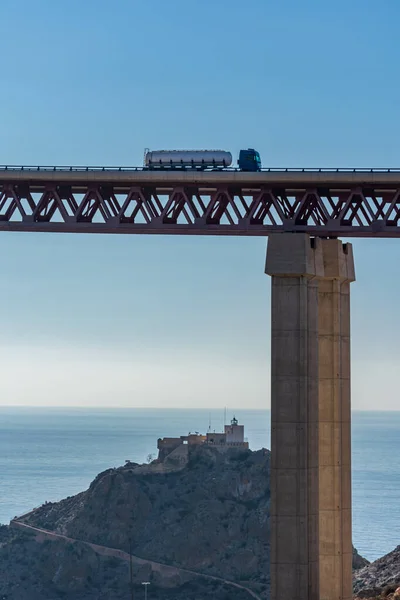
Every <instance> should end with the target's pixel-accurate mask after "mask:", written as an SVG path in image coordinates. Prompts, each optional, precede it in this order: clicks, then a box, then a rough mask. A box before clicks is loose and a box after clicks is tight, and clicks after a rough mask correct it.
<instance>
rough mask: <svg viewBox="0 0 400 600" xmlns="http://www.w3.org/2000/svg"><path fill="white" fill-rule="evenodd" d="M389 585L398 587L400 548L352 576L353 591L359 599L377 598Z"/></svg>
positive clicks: (399, 583) (399, 579) (399, 582)
mask: <svg viewBox="0 0 400 600" xmlns="http://www.w3.org/2000/svg"><path fill="white" fill-rule="evenodd" d="M390 585H391V586H392V587H394V588H396V587H398V586H399V585H400V546H397V548H395V549H394V550H393V551H392V552H389V554H386V556H383V557H382V558H379V559H378V560H376V561H375V562H373V563H371V564H370V565H368V566H366V567H364V568H363V569H361V570H360V571H357V572H356V573H355V574H354V590H355V592H357V593H358V595H359V596H360V597H364V598H367V597H375V596H378V595H379V594H381V592H382V591H383V589H384V588H386V586H390Z"/></svg>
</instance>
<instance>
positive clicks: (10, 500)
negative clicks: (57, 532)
mask: <svg viewBox="0 0 400 600" xmlns="http://www.w3.org/2000/svg"><path fill="white" fill-rule="evenodd" d="M231 416H232V415H231V414H228V418H230V417H231ZM236 416H237V417H238V419H239V421H240V422H241V423H243V424H244V425H245V431H246V435H247V437H248V440H249V443H250V447H251V448H252V449H253V450H256V449H258V448H262V447H267V448H270V435H269V412H268V411H236ZM211 419H212V421H211V422H212V428H213V429H216V430H217V431H218V430H221V429H222V426H223V421H224V415H223V411H221V410H220V411H213V412H212V413H211ZM208 423H209V411H207V410H171V409H169V410H158V409H152V410H147V409H118V410H112V409H108V410H104V409H103V410H86V409H37V408H36V409H27V408H6V407H0V523H1V522H3V523H6V522H8V521H9V520H10V518H12V517H13V516H14V515H17V514H21V513H22V512H24V511H26V510H29V509H30V508H33V507H35V506H38V505H39V504H41V503H42V502H44V501H45V500H50V501H55V500H59V499H61V498H64V497H66V496H70V495H73V494H76V493H77V492H80V491H82V490H84V489H86V488H87V487H88V485H89V483H90V482H91V480H92V479H93V478H94V477H95V476H96V475H97V474H98V473H99V472H100V471H103V470H104V469H107V468H109V467H114V466H119V465H122V464H124V461H125V459H128V458H129V459H130V460H133V461H135V462H144V461H145V460H146V457H147V455H148V454H151V453H154V454H156V452H157V449H156V447H157V438H159V437H164V436H179V435H185V434H187V433H188V432H189V431H200V432H205V431H206V430H207V428H208ZM399 430H400V412H399V413H355V414H353V541H354V544H355V545H356V547H357V548H358V550H359V552H360V553H361V554H363V555H364V556H366V557H367V558H369V559H370V560H372V559H375V558H377V557H379V556H382V555H383V554H385V553H386V552H389V551H390V550H392V549H393V548H394V547H395V546H397V545H398V544H400V522H399V500H400V465H399V463H400V458H399V455H400V452H399V451H400V438H399Z"/></svg>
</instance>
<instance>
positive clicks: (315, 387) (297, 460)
mask: <svg viewBox="0 0 400 600" xmlns="http://www.w3.org/2000/svg"><path fill="white" fill-rule="evenodd" d="M266 273H267V274H268V275H271V277H272V295H271V304H272V315H271V316H272V319H271V338H272V347H271V351H272V352H271V364H272V368H271V451H272V455H271V598H272V600H287V598H291V599H292V600H293V599H298V600H349V599H350V598H351V596H352V590H351V558H352V545H351V466H350V464H351V462H350V458H351V448H350V301H349V300H350V295H349V288H350V285H349V284H350V282H351V281H354V265H353V256H352V248H351V245H350V244H345V245H344V244H342V242H340V241H339V240H321V239H318V238H316V239H313V238H310V236H309V235H306V234H273V235H271V236H270V237H269V240H268V250H267V261H266Z"/></svg>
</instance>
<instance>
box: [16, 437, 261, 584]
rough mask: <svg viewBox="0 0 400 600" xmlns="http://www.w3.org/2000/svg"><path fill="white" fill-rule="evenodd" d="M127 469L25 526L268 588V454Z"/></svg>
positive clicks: (206, 455) (193, 451)
mask: <svg viewBox="0 0 400 600" xmlns="http://www.w3.org/2000/svg"><path fill="white" fill-rule="evenodd" d="M158 469H159V465H157V464H156V465H154V467H153V468H151V467H150V468H149V467H146V468H145V469H144V470H143V469H141V468H140V467H139V468H138V467H133V468H131V467H130V466H129V465H128V466H127V467H123V468H120V469H116V470H109V471H106V472H105V473H103V474H101V475H99V476H98V477H97V478H96V480H95V481H94V482H93V483H92V485H91V486H90V488H89V490H88V491H87V492H85V493H83V494H80V495H78V496H75V497H74V498H71V499H68V500H64V501H62V502H60V503H57V504H48V505H45V506H44V507H42V508H41V509H40V510H38V511H36V512H35V513H34V514H33V515H32V516H31V517H30V519H29V520H28V521H29V523H31V524H33V525H38V526H40V527H43V528H46V529H51V530H54V531H57V532H59V533H63V534H66V535H68V536H69V537H73V538H76V539H79V540H85V541H90V542H94V543H97V544H101V545H104V546H110V547H113V548H121V549H123V550H125V551H128V550H129V544H130V543H131V544H132V553H133V554H136V555H137V556H141V557H143V558H148V559H151V560H155V561H158V562H163V563H167V564H171V565H177V566H179V567H183V568H187V569H192V570H195V571H201V572H203V573H207V574H210V575H217V576H219V577H224V578H226V579H231V580H235V581H251V580H254V581H256V582H257V583H260V584H261V585H264V586H265V584H266V583H267V572H268V560H269V544H268V539H269V520H268V513H269V497H270V493H269V480H268V476H267V473H268V470H269V452H267V451H259V452H251V451H250V450H248V451H237V450H229V451H227V452H225V453H220V452H218V451H217V450H215V449H213V448H204V447H201V448H198V447H193V448H190V454H189V457H188V463H187V465H186V466H185V467H184V468H182V465H181V463H179V468H178V469H177V470H176V471H168V472H159V471H158Z"/></svg>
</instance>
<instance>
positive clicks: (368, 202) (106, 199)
mask: <svg viewBox="0 0 400 600" xmlns="http://www.w3.org/2000/svg"><path fill="white" fill-rule="evenodd" d="M224 176H225V174H224ZM217 180H218V179H217V178H215V176H213V178H211V179H210V182H209V183H208V182H207V181H205V180H204V178H203V180H202V181H201V182H200V181H198V182H196V180H195V179H194V180H193V181H190V182H188V183H187V185H185V184H184V182H183V184H182V183H179V182H177V183H174V182H172V183H168V182H165V181H163V180H161V179H160V180H159V181H157V180H155V182H154V183H147V182H146V183H142V184H140V182H135V181H125V182H124V181H123V180H122V181H121V180H120V179H118V180H117V179H116V180H115V181H114V182H113V181H112V178H111V180H110V181H107V183H105V182H96V181H93V179H92V178H90V177H89V176H88V177H87V179H86V180H85V179H84V178H83V179H82V178H80V179H79V182H73V183H69V182H68V180H67V178H66V177H65V175H62V174H60V175H59V177H58V176H53V177H52V179H51V180H44V181H42V182H41V181H37V180H32V181H29V179H28V180H27V179H26V178H21V177H19V174H18V172H15V173H13V176H12V177H10V175H9V174H8V177H7V179H6V180H2V179H1V175H0V230H3V231H4V230H8V231H38V232H39V231H53V232H68V233H79V232H81V233H131V234H132V233H140V234H145V233H152V234H182V235H237V236H265V235H268V234H269V233H272V232H279V231H281V232H307V233H309V234H311V235H317V236H322V237H338V236H341V237H346V236H351V237H368V236H374V237H400V177H399V180H398V181H397V182H396V185H393V184H391V185H382V184H380V183H377V184H376V185H373V182H372V184H371V182H370V183H368V185H362V184H361V185H360V184H359V183H355V184H354V185H349V184H348V182H346V183H341V182H340V180H338V181H336V182H335V183H334V184H331V185H328V186H326V185H325V186H318V185H317V186H316V185H315V182H314V181H310V182H309V183H307V182H306V183H304V182H303V183H300V184H298V185H293V184H291V183H289V184H288V183H283V182H282V183H281V184H279V181H274V185H265V184H262V185H260V184H251V183H249V182H244V183H243V184H238V182H237V181H236V180H233V179H232V184H230V183H229V181H226V177H225V180H224V183H223V184H222V183H221V185H219V184H218V183H217V184H216V183H215V182H216V181H217ZM138 183H139V184H138Z"/></svg>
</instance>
